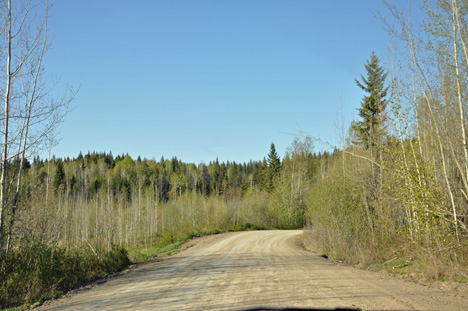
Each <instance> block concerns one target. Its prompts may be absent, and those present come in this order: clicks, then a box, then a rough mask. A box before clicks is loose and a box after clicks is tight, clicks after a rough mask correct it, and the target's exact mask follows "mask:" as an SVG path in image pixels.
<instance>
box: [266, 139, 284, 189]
mask: <svg viewBox="0 0 468 311" xmlns="http://www.w3.org/2000/svg"><path fill="white" fill-rule="evenodd" d="M267 161H268V177H267V181H266V189H267V190H268V191H272V190H273V189H274V188H275V180H276V179H277V178H278V177H279V174H280V171H281V160H280V158H279V157H278V154H277V153H276V147H275V144H274V143H271V146H270V153H268V160H267Z"/></svg>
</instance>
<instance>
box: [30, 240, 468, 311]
mask: <svg viewBox="0 0 468 311" xmlns="http://www.w3.org/2000/svg"><path fill="white" fill-rule="evenodd" d="M301 234H302V232H301V231H249V232H233V233H226V234H221V235H216V236H209V237H203V238H200V239H198V240H195V241H194V242H189V243H192V244H195V243H196V245H194V246H193V247H189V248H187V249H186V250H184V251H182V252H180V253H178V254H176V255H173V256H170V257H167V258H165V259H163V260H160V261H153V262H147V263H144V264H141V265H139V266H138V267H137V268H133V269H130V270H129V271H128V272H127V273H123V274H122V275H120V276H117V277H113V278H111V279H110V280H109V281H107V282H105V283H103V284H100V285H94V286H88V287H85V288H82V289H80V290H77V291H74V292H73V293H71V294H69V295H67V296H66V297H64V298H61V299H58V300H55V301H51V302H48V303H47V304H45V305H43V306H41V307H40V308H39V309H40V310H244V309H249V308H257V307H260V306H263V307H270V308H286V307H289V308H311V309H312V308H323V309H335V308H337V307H344V308H360V309H362V310H455V311H457V310H460V311H461V310H468V299H465V298H463V297H459V296H455V295H454V294H453V293H450V292H447V291H444V290H443V289H438V288H432V287H426V286H423V285H420V284H416V283H412V282H408V281H404V280H400V279H397V278H394V277H391V276H388V275H385V274H383V273H375V272H370V271H364V270H360V269H356V268H351V267H347V266H345V265H340V264H337V263H334V262H332V261H329V260H327V259H325V258H322V257H320V256H319V255H318V254H314V253H311V252H307V251H305V250H303V249H302V248H301V247H300V246H299V245H298V244H299V243H298V241H299V239H300V236H301Z"/></svg>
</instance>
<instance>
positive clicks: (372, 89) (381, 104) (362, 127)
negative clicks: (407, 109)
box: [352, 51, 388, 149]
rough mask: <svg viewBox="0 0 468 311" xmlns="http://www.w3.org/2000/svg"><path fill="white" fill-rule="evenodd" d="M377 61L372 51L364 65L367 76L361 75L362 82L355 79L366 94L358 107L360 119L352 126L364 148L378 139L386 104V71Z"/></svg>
mask: <svg viewBox="0 0 468 311" xmlns="http://www.w3.org/2000/svg"><path fill="white" fill-rule="evenodd" d="M379 63H380V60H379V58H378V57H377V56H376V55H375V53H374V51H372V54H371V57H370V59H369V60H367V62H366V64H365V65H364V67H365V69H366V73H367V77H364V76H362V75H361V80H362V82H360V81H359V80H357V79H355V82H356V84H357V86H358V87H359V88H361V89H362V90H363V91H364V92H366V93H367V95H365V96H364V97H363V99H362V102H361V107H360V108H358V111H359V117H361V120H360V121H358V122H354V123H353V125H352V128H353V129H354V130H355V131H356V133H357V138H358V143H360V144H363V145H364V146H365V148H366V149H367V148H369V147H370V146H371V145H372V144H375V143H376V142H377V141H378V140H379V139H378V135H382V133H379V130H380V126H381V124H382V123H383V120H384V111H385V108H386V106H387V100H386V99H385V96H386V95H387V92H388V87H385V79H386V77H387V73H385V72H384V70H383V68H382V67H381V66H380V65H379Z"/></svg>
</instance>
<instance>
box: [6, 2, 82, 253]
mask: <svg viewBox="0 0 468 311" xmlns="http://www.w3.org/2000/svg"><path fill="white" fill-rule="evenodd" d="M49 7H50V5H49V2H48V1H47V0H37V1H33V0H24V1H11V0H4V1H2V2H1V4H0V10H1V12H0V19H1V20H0V25H1V26H2V28H1V30H0V34H1V39H0V40H1V41H0V45H1V47H2V48H1V50H0V70H1V72H2V75H1V76H0V92H1V94H2V95H3V99H4V100H3V111H2V112H3V118H2V119H1V121H0V122H1V127H2V132H1V136H2V139H1V141H2V145H1V150H2V151H1V158H0V170H1V174H0V259H2V258H3V257H4V254H3V250H4V248H5V243H7V241H8V247H9V245H10V243H9V241H10V238H11V234H12V226H13V223H14V219H15V212H16V209H17V207H18V196H19V193H20V189H21V183H22V171H23V168H24V163H25V160H26V159H27V158H28V157H30V156H31V155H32V154H33V153H35V152H36V151H38V150H39V149H40V148H41V146H43V143H44V142H45V141H46V140H47V139H48V137H49V136H50V135H52V133H53V131H54V130H56V129H57V127H58V126H59V124H60V123H61V122H62V120H63V118H64V116H65V114H66V112H67V111H68V106H69V103H70V102H71V100H72V99H73V97H74V93H73V92H72V91H65V92H64V94H63V96H62V97H60V98H54V97H53V96H52V90H53V89H54V86H55V85H52V86H47V85H46V83H45V79H44V76H43V74H44V66H43V60H44V56H45V52H46V50H47V47H48V32H47V21H48V16H49ZM7 216H8V217H9V221H8V222H5V219H6V217H7ZM6 226H8V228H6ZM8 247H7V248H6V249H7V250H8Z"/></svg>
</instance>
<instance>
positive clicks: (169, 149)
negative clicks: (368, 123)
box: [43, 0, 406, 163]
mask: <svg viewBox="0 0 468 311" xmlns="http://www.w3.org/2000/svg"><path fill="white" fill-rule="evenodd" d="M398 3H400V4H401V3H406V2H405V1H399V2H398ZM379 11H380V12H382V13H385V12H386V10H385V8H384V6H383V4H382V3H381V2H380V1H377V0H366V1H364V0H359V1H358V0H356V1H350V0H341V1H325V0H323V1H318V0H317V1H312V0H284V1H280V0H211V1H207V0H205V1H204V0H196V1H195V0H172V1H120V0H119V1H117V0H112V1H111V0H102V1H95V0H80V1H76V0H59V1H55V3H54V6H53V8H52V10H51V17H50V20H49V30H50V33H52V36H53V41H52V42H51V48H50V50H49V51H48V54H47V60H46V63H45V66H46V76H47V77H49V78H51V79H57V78H60V80H61V81H62V86H64V85H65V84H69V85H71V86H74V87H75V88H78V87H79V88H80V90H79V93H78V95H77V97H76V100H75V101H74V102H73V107H74V110H73V111H71V112H70V113H69V115H68V116H67V117H66V119H65V122H64V124H63V126H62V128H61V131H60V134H59V136H58V137H59V138H60V143H59V144H58V145H57V146H56V147H54V148H53V150H52V153H53V154H55V155H56V156H58V157H67V156H70V157H76V156H77V155H78V153H79V152H80V151H82V152H83V153H86V152H88V151H105V152H109V151H111V152H112V153H113V154H114V155H117V154H122V153H129V154H130V155H131V156H132V157H134V158H136V157H137V156H138V155H141V156H142V157H145V158H148V159H151V158H153V157H154V158H155V159H157V160H159V159H160V158H161V156H164V157H165V158H171V157H172V156H177V157H178V158H179V159H182V160H183V161H184V162H194V163H199V162H201V161H204V162H205V163H208V162H209V161H212V160H215V159H216V158H217V157H218V158H219V160H220V161H226V160H229V161H236V162H245V161H249V160H250V159H252V160H261V159H263V157H264V156H266V155H267V153H268V151H269V148H270V144H271V142H274V143H275V145H276V147H277V150H278V153H279V155H280V156H283V155H284V152H285V150H286V148H287V147H288V146H289V145H290V143H291V142H292V140H293V138H294V135H291V134H294V133H296V132H297V130H302V131H305V132H307V133H309V134H310V135H312V136H314V137H319V138H321V139H323V140H325V141H328V142H330V143H332V144H338V138H337V123H338V121H339V118H338V115H340V114H342V115H343V116H344V118H345V121H346V122H347V123H348V124H349V122H350V121H351V120H352V119H353V118H355V117H356V115H357V114H356V108H357V107H359V105H360V101H361V97H362V95H363V93H362V92H361V90H360V89H359V88H358V87H357V86H356V85H355V82H354V78H357V77H359V75H360V74H364V67H363V64H364V62H365V61H366V59H367V58H368V57H369V56H370V54H371V52H372V51H373V50H374V51H375V52H376V53H377V55H378V56H379V57H380V58H381V59H382V61H385V60H386V58H387V56H386V55H387V49H388V44H387V41H388V40H387V34H386V33H385V31H384V29H383V25H382V23H381V22H380V21H379V20H378V19H377V18H376V17H375V15H376V13H377V12H379ZM340 107H341V108H340ZM316 150H317V151H319V150H321V148H320V146H318V145H317V148H316ZM43 157H46V155H45V154H44V155H43Z"/></svg>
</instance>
